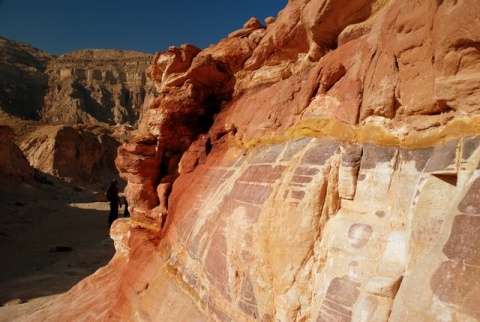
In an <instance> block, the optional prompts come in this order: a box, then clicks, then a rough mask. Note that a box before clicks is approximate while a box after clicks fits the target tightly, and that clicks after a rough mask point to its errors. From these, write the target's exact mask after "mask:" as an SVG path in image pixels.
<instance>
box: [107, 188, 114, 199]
mask: <svg viewBox="0 0 480 322" xmlns="http://www.w3.org/2000/svg"><path fill="white" fill-rule="evenodd" d="M105 196H106V197H107V200H108V201H112V200H113V196H112V189H111V187H108V190H107V192H106V193H105Z"/></svg>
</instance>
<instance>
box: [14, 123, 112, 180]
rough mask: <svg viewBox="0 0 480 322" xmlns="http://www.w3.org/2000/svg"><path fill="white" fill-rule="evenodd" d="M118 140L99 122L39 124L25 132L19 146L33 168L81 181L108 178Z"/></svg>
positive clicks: (109, 178) (110, 176) (62, 177)
mask: <svg viewBox="0 0 480 322" xmlns="http://www.w3.org/2000/svg"><path fill="white" fill-rule="evenodd" d="M120 144H121V143H120V142H119V141H118V140H117V139H115V138H114V137H113V133H112V132H111V131H110V130H108V129H105V128H102V127H99V126H66V125H43V126H38V127H37V128H36V129H34V130H33V131H31V132H29V133H28V134H27V135H25V136H24V137H23V138H22V140H21V142H20V144H19V146H20V148H21V150H22V151H23V153H24V154H25V156H26V158H27V159H28V161H29V163H30V164H31V165H32V166H33V167H34V168H35V169H37V170H39V171H40V172H42V173H46V174H50V175H52V176H55V177H58V178H61V179H64V180H65V181H67V182H72V183H75V184H78V185H81V184H94V183H95V184H100V183H104V184H105V183H107V182H110V180H111V178H112V177H113V175H114V174H115V171H114V170H115V169H114V159H115V157H116V150H117V148H118V146H119V145H120Z"/></svg>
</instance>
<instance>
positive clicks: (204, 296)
mask: <svg viewBox="0 0 480 322" xmlns="http://www.w3.org/2000/svg"><path fill="white" fill-rule="evenodd" d="M479 16H480V4H479V3H476V2H462V1H434V0H427V1H423V2H421V3H420V2H418V1H413V0H392V1H382V0H378V1H375V0H361V1H347V0H342V1H331V0H302V1H290V2H289V3H288V5H287V7H286V8H285V9H284V10H283V11H281V12H280V14H279V16H278V19H277V20H275V19H268V20H267V22H268V24H267V26H263V25H262V24H260V23H259V22H258V21H257V20H255V19H252V20H250V21H249V22H247V23H246V24H245V26H244V28H242V29H241V30H238V31H235V32H233V33H231V34H230V35H229V37H228V38H226V39H224V40H222V41H221V42H220V43H219V44H218V45H216V46H211V47H210V48H207V49H205V50H203V51H200V50H199V49H197V48H195V47H193V46H189V45H184V46H182V47H180V48H170V49H169V51H168V52H164V53H157V55H156V56H155V59H154V61H153V64H152V66H151V67H150V70H149V77H150V78H151V79H152V80H153V81H154V82H155V86H156V89H157V92H158V98H157V99H156V100H155V101H154V102H153V103H152V104H151V105H150V109H149V110H148V111H147V112H146V113H145V115H144V117H143V118H142V122H141V125H140V129H139V134H138V136H137V137H136V138H135V139H134V140H132V141H131V142H129V143H127V144H125V145H123V146H122V147H121V148H120V149H119V157H118V158H117V160H116V163H117V167H118V168H119V171H120V172H121V175H122V176H123V177H124V178H125V179H127V180H128V186H127V189H126V193H127V198H128V200H129V205H130V212H131V214H132V218H131V220H129V221H125V220H119V221H117V222H115V224H114V225H113V227H112V230H111V236H112V238H113V239H114V241H115V243H116V249H117V253H116V255H115V257H114V258H113V260H112V261H111V263H110V264H109V265H108V266H106V267H105V268H103V269H101V270H99V271H97V272H96V273H95V274H94V275H92V276H90V277H89V278H87V279H86V280H84V281H82V282H81V283H80V284H78V285H77V286H76V287H74V288H73V289H72V290H71V291H70V292H69V293H68V294H66V295H64V296H63V297H61V298H59V299H57V300H56V301H53V302H51V303H49V304H48V305H46V306H45V307H44V308H43V309H42V310H40V311H38V312H37V313H35V314H33V315H31V316H27V317H24V318H23V319H21V320H25V321H28V320H32V319H33V320H36V319H37V320H38V319H46V320H48V319H50V320H72V319H73V320H85V319H91V320H125V321H132V320H133V321H165V320H167V321H181V320H189V321H210V320H214V321H255V320H258V321H478V320H480V309H479V307H478V305H477V299H478V297H479V296H480V284H479V283H478V280H479V277H480V269H479V266H480V264H479V261H480V253H479V249H480V238H478V235H479V231H480V221H479V220H478V218H480V217H479V214H480V203H479V200H480V199H479V195H478V191H479V186H480V170H479V163H480V136H479V135H480V127H479V124H480V123H479V116H478V112H479V110H480V109H479V107H478V104H477V103H476V102H477V101H478V99H479V95H480V94H479V93H480V92H479V91H478V83H479V82H478V78H479V76H478V75H479V72H480V59H479V57H480V56H479V51H478V44H479V42H480V34H479V33H478V32H477V30H478V28H479V24H480V22H479V21H480V20H478V19H477V18H478V17H479ZM466 22H468V23H466ZM113 294H115V296H113ZM53 316H55V318H52V317H53Z"/></svg>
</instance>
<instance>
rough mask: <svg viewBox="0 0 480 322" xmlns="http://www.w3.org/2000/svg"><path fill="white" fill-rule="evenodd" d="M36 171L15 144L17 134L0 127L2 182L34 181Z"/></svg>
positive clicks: (0, 179) (2, 126)
mask: <svg viewBox="0 0 480 322" xmlns="http://www.w3.org/2000/svg"><path fill="white" fill-rule="evenodd" d="M33 178H34V170H33V167H32V166H31V165H30V164H29V162H28V160H27V159H26V158H25V155H24V154H23V152H22V150H20V148H19V147H18V145H17V144H15V133H14V132H13V130H12V129H11V128H9V127H8V126H4V125H0V181H1V183H2V184H4V183H5V182H4V181H10V180H12V179H13V180H16V179H21V180H33Z"/></svg>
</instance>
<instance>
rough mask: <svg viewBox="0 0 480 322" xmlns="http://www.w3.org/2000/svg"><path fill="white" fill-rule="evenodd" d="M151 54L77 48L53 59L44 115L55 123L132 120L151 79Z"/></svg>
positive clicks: (136, 116)
mask: <svg viewBox="0 0 480 322" xmlns="http://www.w3.org/2000/svg"><path fill="white" fill-rule="evenodd" d="M151 60H152V57H151V56H150V55H147V54H143V53H138V52H134V51H120V50H81V51H76V52H72V53H68V54H65V55H62V56H60V57H58V58H56V59H54V60H51V61H50V62H49V63H48V65H47V68H46V74H47V75H48V79H49V87H48V88H49V89H48V91H47V93H46V95H45V104H44V106H43V108H42V110H41V113H40V114H41V117H42V119H44V120H46V121H47V122H49V123H54V124H69V125H72V124H78V123H88V124H91V123H95V122H98V121H100V122H103V123H107V124H124V123H128V124H130V125H134V124H135V123H136V122H137V121H138V119H139V116H140V112H141V107H142V105H143V102H144V100H145V97H146V96H147V94H149V95H153V93H152V89H153V86H152V83H151V82H150V81H149V80H148V79H147V77H146V75H145V70H146V69H147V67H148V66H149V65H150V63H151Z"/></svg>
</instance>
